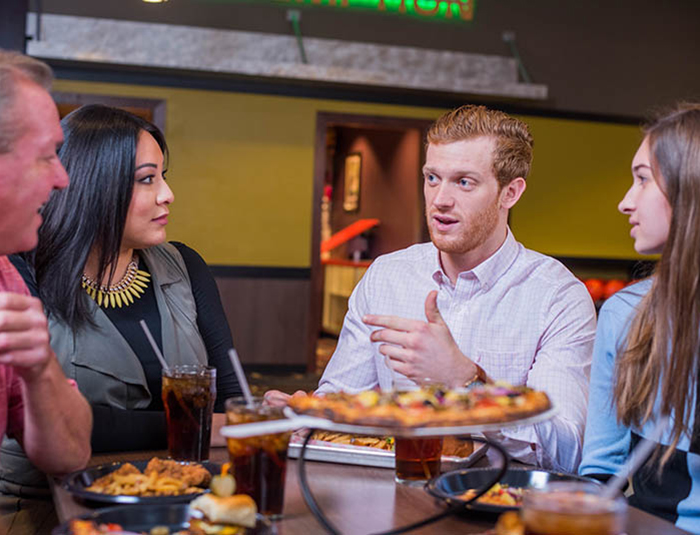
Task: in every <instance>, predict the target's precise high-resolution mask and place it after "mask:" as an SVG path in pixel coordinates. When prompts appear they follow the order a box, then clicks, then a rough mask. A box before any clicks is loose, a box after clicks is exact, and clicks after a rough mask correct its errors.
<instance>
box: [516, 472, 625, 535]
mask: <svg viewBox="0 0 700 535" xmlns="http://www.w3.org/2000/svg"><path fill="white" fill-rule="evenodd" d="M601 490H602V487H601V486H600V485H596V484H595V483H585V482H580V481H579V482H564V481H560V482H553V483H549V484H548V485H546V486H545V487H543V488H542V489H536V490H535V489H532V490H528V492H526V493H525V495H524V496H523V507H522V513H521V514H522V517H523V522H524V523H525V532H526V533H527V534H528V535H578V534H581V533H585V534H586V535H619V534H621V533H623V532H624V530H625V523H626V521H627V501H626V500H625V498H624V497H622V496H621V495H618V496H617V497H616V498H604V497H603V496H601V495H600V492H601Z"/></svg>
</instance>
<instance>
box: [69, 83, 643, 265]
mask: <svg viewBox="0 0 700 535" xmlns="http://www.w3.org/2000/svg"><path fill="white" fill-rule="evenodd" d="M55 89H56V90H57V91H62V92H77V93H89V94H105V95H113V96H128V97H136V98H157V99H164V100H166V102H167V117H166V132H165V133H166V137H167V140H168V144H169V147H170V152H171V159H170V172H169V180H170V183H171V185H172V187H173V190H174V191H175V197H176V200H175V203H174V205H173V207H172V213H173V216H172V219H171V223H170V225H169V227H168V230H169V238H170V239H175V240H180V241H183V242H185V243H187V244H189V245H191V246H192V247H194V248H195V249H197V250H198V251H199V252H200V253H201V254H202V255H203V256H204V258H205V259H206V260H207V262H209V263H210V264H228V265H250V266H271V267H308V266H309V265H310V247H311V216H312V186H313V159H314V146H313V145H314V134H315V122H316V113H317V112H319V111H324V112H343V113H356V114H366V115H388V116H395V117H412V118H428V119H430V118H435V117H437V116H439V115H440V114H441V113H442V111H443V110H439V109H434V108H418V107H406V106H392V105H386V104H367V103H356V102H343V101H333V100H319V99H305V98H293V97H278V96H267V95H254V94H245V93H232V92H223V91H204V90H192V89H179V88H170V87H151V86H137V85H123V84H111V83H92V82H76V81H67V80H60V81H58V82H57V83H56V84H55ZM524 119H525V120H526V121H527V122H528V123H529V124H530V125H531V126H532V129H533V133H534V136H535V140H536V141H535V164H534V167H533V172H532V174H531V177H530V179H529V180H528V182H529V186H528V191H527V192H526V194H525V197H524V198H523V200H522V201H521V203H520V204H519V205H518V206H517V207H516V208H515V210H514V211H513V214H512V223H513V230H514V232H515V234H516V236H517V237H518V239H519V240H521V241H522V242H523V243H525V244H526V245H527V246H528V247H532V248H535V249H538V250H541V251H543V252H547V253H550V254H558V255H569V256H606V257H617V258H620V257H631V256H633V250H632V244H631V241H630V239H629V236H628V232H627V226H626V223H625V218H624V217H622V216H619V215H617V213H616V211H615V205H616V203H617V201H618V200H619V199H620V198H621V196H622V194H623V193H624V190H625V189H626V187H627V184H628V182H629V175H630V172H629V162H630V161H631V158H632V155H633V153H634V150H635V147H636V144H638V139H639V135H638V129H637V128H635V127H631V126H617V125H608V124H601V123H585V122H578V121H567V120H560V119H546V118H536V117H524Z"/></svg>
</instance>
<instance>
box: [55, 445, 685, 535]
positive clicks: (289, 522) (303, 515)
mask: <svg viewBox="0 0 700 535" xmlns="http://www.w3.org/2000/svg"><path fill="white" fill-rule="evenodd" d="M152 456H159V457H166V456H167V454H166V452H164V451H160V452H140V453H124V454H112V455H96V456H94V457H93V458H92V459H91V462H90V465H91V466H94V465H98V464H104V463H108V462H112V461H127V460H131V461H133V460H140V459H149V458H151V457H152ZM211 460H212V461H216V462H225V461H226V460H227V452H226V449H225V448H212V452H211ZM306 467H307V473H308V480H309V486H310V487H311V491H312V492H313V494H314V496H315V497H316V499H317V500H318V502H319V504H320V506H321V508H322V509H323V510H324V511H325V513H326V514H327V516H328V517H329V519H330V520H331V522H333V523H334V524H335V525H336V527H338V528H339V529H340V530H341V531H342V532H343V533H349V534H363V533H374V532H378V531H384V530H388V529H391V528H394V527H399V526H403V525H406V524H409V523H413V522H416V521H419V520H421V519H423V518H426V517H428V516H431V515H434V514H436V513H438V512H440V511H441V510H443V506H442V505H441V503H440V502H438V501H437V500H435V499H434V498H433V497H432V496H430V495H429V494H427V493H426V492H425V491H424V490H423V489H421V488H413V487H408V486H404V485H397V484H396V483H394V473H393V471H392V470H387V469H383V468H368V467H359V466H350V465H340V464H331V463H320V462H307V463H306ZM52 490H53V495H54V503H55V506H56V512H57V514H58V518H59V520H60V521H61V522H64V521H66V520H68V519H70V518H73V517H75V516H78V515H82V514H86V513H89V512H91V511H92V509H90V508H88V507H86V506H85V505H84V504H82V503H80V502H77V501H76V500H74V499H73V497H72V496H71V495H70V494H69V493H68V492H66V491H65V490H63V489H61V488H60V487H59V486H58V485H54V486H53V487H52ZM629 511H630V512H629V522H628V527H627V533H628V535H651V534H664V535H665V534H668V535H674V534H682V533H686V532H685V531H682V530H680V529H678V528H676V527H675V526H673V525H672V524H670V523H668V522H665V521H663V520H661V519H659V518H656V517H654V516H652V515H649V514H647V513H645V512H643V511H640V510H638V509H635V508H630V510H629ZM495 519H496V517H495V516H493V515H484V514H477V513H474V514H471V515H470V516H469V517H466V516H455V517H448V518H446V519H443V520H440V521H439V522H437V523H435V524H432V525H430V526H427V527H424V528H422V529H420V530H417V531H415V533H419V534H421V535H424V534H428V533H435V534H438V533H439V534H450V533H460V534H468V533H482V532H484V531H486V530H488V529H491V528H493V526H494V522H495ZM275 524H276V527H277V533H279V534H280V535H307V534H310V533H323V529H322V528H321V526H320V525H319V523H318V522H317V521H316V519H315V518H314V516H313V515H312V514H311V513H310V512H309V510H308V508H307V507H306V503H305V502H304V499H303V498H302V496H301V491H300V489H299V484H298V479H297V462H296V461H293V460H290V461H289V464H288V467H287V482H286V487H285V500H284V518H283V519H282V520H281V521H279V522H276V523H275Z"/></svg>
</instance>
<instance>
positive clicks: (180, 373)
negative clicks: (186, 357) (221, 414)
mask: <svg viewBox="0 0 700 535" xmlns="http://www.w3.org/2000/svg"><path fill="white" fill-rule="evenodd" d="M162 378H163V390H162V395H163V405H164V406H165V417H166V420H167V426H168V453H169V454H170V457H172V458H173V459H176V460H178V461H206V460H207V459H208V458H209V445H210V442H211V420H212V412H213V411H214V400H215V399H216V368H210V367H207V366H197V365H193V366H190V365H183V366H171V367H170V368H168V369H167V370H165V369H164V370H163V374H162Z"/></svg>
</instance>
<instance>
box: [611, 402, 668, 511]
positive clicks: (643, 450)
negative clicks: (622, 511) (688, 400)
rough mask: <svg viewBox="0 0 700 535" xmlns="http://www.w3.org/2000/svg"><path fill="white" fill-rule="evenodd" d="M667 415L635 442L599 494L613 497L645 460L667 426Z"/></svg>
mask: <svg viewBox="0 0 700 535" xmlns="http://www.w3.org/2000/svg"><path fill="white" fill-rule="evenodd" d="M668 422H669V417H668V416H663V417H662V418H661V419H660V420H659V421H658V422H656V425H655V426H654V429H652V431H651V433H650V435H649V438H642V440H641V441H640V442H639V444H637V447H636V448H634V450H632V453H631V454H630V456H629V457H628V458H627V462H626V463H625V464H624V465H622V468H620V470H619V471H618V472H617V474H615V475H614V476H613V477H611V478H610V480H609V481H608V482H607V484H606V485H605V487H604V488H603V491H602V492H601V496H602V497H604V498H613V497H614V496H615V495H616V494H617V493H618V492H620V489H621V488H622V486H623V485H624V484H625V482H626V481H627V479H628V478H629V477H630V476H631V475H632V474H634V473H635V472H636V471H637V470H638V469H639V467H640V466H642V464H643V463H644V461H646V460H647V457H649V454H650V453H651V452H652V450H653V449H654V448H655V447H656V444H657V442H659V440H660V439H661V435H662V434H663V432H664V431H665V430H666V428H667V427H668Z"/></svg>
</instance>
